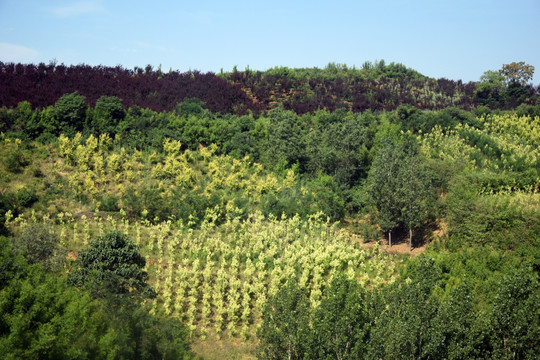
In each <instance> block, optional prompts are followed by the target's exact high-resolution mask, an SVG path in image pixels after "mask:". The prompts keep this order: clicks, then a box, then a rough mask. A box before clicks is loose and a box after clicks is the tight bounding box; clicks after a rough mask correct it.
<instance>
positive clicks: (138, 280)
mask: <svg viewBox="0 0 540 360" xmlns="http://www.w3.org/2000/svg"><path fill="white" fill-rule="evenodd" d="M2 66H3V67H2V69H3V70H2V73H1V74H2V76H4V78H3V79H2V81H0V84H1V85H2V86H4V87H6V86H7V87H6V89H11V87H13V86H14V84H15V82H14V81H15V80H14V79H23V78H24V79H26V80H25V81H28V83H27V85H24V84H25V83H24V82H20V84H21V90H20V93H17V92H16V91H15V90H8V91H7V92H0V94H2V96H3V97H2V99H3V100H2V101H4V104H5V105H7V106H5V107H3V108H1V109H0V130H1V131H2V133H1V138H0V159H1V160H0V268H1V269H2V271H1V272H0V309H1V311H0V348H1V349H3V353H4V354H6V357H7V358H12V359H18V358H40V359H41V358H55V359H57V358H69V359H71V358H73V359H75V358H76V359H81V358H89V359H90V358H104V357H106V358H111V359H116V358H118V359H124V358H141V359H147V358H171V359H177V358H196V357H200V358H209V359H217V358H246V359H247V358H255V357H257V358H261V359H282V358H291V359H292V358H295V359H300V358H302V359H327V358H328V359H330V358H339V359H358V358H366V359H380V358H413V357H414V358H422V359H428V358H430V359H433V358H435V359H464V358H482V359H485V358H492V359H509V358H513V359H534V358H536V356H537V354H538V353H540V341H539V340H538V339H540V310H539V308H538V306H537V304H538V302H539V301H540V283H539V277H538V276H539V271H540V194H539V193H540V153H539V150H538V149H539V147H540V117H539V116H540V107H539V106H538V105H535V101H536V99H537V94H535V90H534V89H533V88H532V87H531V86H529V85H525V84H524V83H522V82H521V80H522V79H521V80H520V79H517V80H516V79H514V80H512V79H510V78H508V81H507V82H505V81H504V78H503V81H502V83H497V82H496V81H498V80H497V79H499V80H500V78H497V77H496V76H495V75H496V74H491V75H493V76H492V77H491V78H489V79H488V80H486V79H484V80H485V81H481V82H479V83H477V84H471V85H462V84H457V83H452V82H449V83H446V85H444V86H447V87H449V88H446V90H445V91H446V92H443V91H442V87H443V84H444V82H443V81H442V80H438V81H437V80H433V79H428V78H426V77H424V76H422V75H421V74H419V73H417V72H416V71H414V70H411V69H408V68H406V67H404V66H402V65H399V64H389V65H386V64H384V62H377V63H375V64H371V63H366V64H364V66H363V67H362V69H355V68H352V69H351V68H347V67H346V66H341V65H335V64H330V65H329V66H328V67H327V68H325V69H287V68H275V69H270V70H268V71H266V72H256V71H251V70H249V69H248V70H246V71H244V72H238V71H236V70H234V71H233V72H231V73H222V74H219V75H213V74H206V75H204V76H203V75H202V74H199V73H193V74H189V76H184V75H182V74H180V73H176V72H169V73H163V72H161V70H158V71H154V70H152V69H151V68H147V69H146V70H142V69H139V70H137V69H136V70H135V71H134V72H131V71H127V70H124V69H121V68H117V69H115V70H114V69H108V68H103V67H100V68H90V67H83V66H79V67H72V68H66V67H62V66H61V65H54V64H53V65H50V66H49V67H47V66H45V65H41V64H40V65H38V66H33V67H32V66H30V65H24V66H23V65H20V66H19V65H13V66H12V67H10V66H11V65H9V64H2ZM21 66H22V67H21ZM6 69H7V70H6ZM9 69H11V70H9ZM77 69H78V70H77ZM83 69H84V70H85V71H86V72H83V71H82V70H83ZM503 69H507V68H506V67H503ZM75 70H77V71H75ZM98 70H99V71H98ZM96 73H99V74H100V75H99V76H98V77H97V78H93V77H91V76H90V75H91V74H96ZM32 74H33V75H32ZM74 74H78V75H77V76H80V77H81V79H88V82H87V85H85V86H87V87H85V86H82V85H81V86H80V87H78V85H77V82H72V84H73V85H72V86H73V87H72V88H70V87H69V86H68V87H66V86H67V85H65V83H64V81H67V80H66V79H68V78H69V79H73V78H74V76H75V75H74ZM498 74H500V75H501V76H503V74H507V73H505V72H500V73H498ZM8 75H9V76H8ZM31 75H32V76H34V78H32V76H31ZM488 75H490V74H489V73H488V74H487V75H486V76H488ZM10 76H11V77H10ZM40 76H41V77H40ZM38 78H39V79H38ZM104 78H107V79H109V80H107V81H105V82H104V83H103V86H104V87H101V88H99V87H96V85H92V84H93V83H92V81H94V80H92V79H104ZM154 78H155V79H154ZM203 78H204V79H205V80H202V79H203ZM6 79H11V80H9V81H12V82H9V81H8V80H6ZM36 79H38V80H36ZM128 79H131V80H128ZM174 79H176V80H174ZM208 79H213V80H212V82H215V84H216V85H215V86H216V87H215V88H212V89H215V93H213V92H205V90H201V92H200V93H198V92H197V91H198V90H195V89H196V88H197V87H198V86H199V85H200V84H207V82H206V81H210V80H208ZM143 80H144V81H147V85H146V86H147V87H146V88H145V85H143V83H139V82H142V81H143ZM95 81H98V80H95ZM108 81H110V83H109V82H108ZM125 81H126V82H129V81H133V83H132V84H131V85H130V86H133V87H132V88H131V89H132V90H131V91H135V92H137V93H138V92H141V91H143V89H147V90H148V91H149V92H153V91H156V92H155V93H154V95H152V96H153V99H154V100H155V101H156V102H155V103H154V105H150V103H148V102H144V101H147V100H148V99H150V97H148V96H142V97H141V96H140V95H136V94H135V93H130V92H125V93H123V94H124V96H125V97H119V94H120V93H115V92H109V91H105V90H104V89H107V87H108V86H112V85H108V84H112V83H116V84H117V86H118V88H117V90H120V89H124V86H127V85H125V84H127V83H126V82H125ZM183 81H187V82H189V83H190V84H192V85H185V84H184V83H183ZM490 81H491V82H490ZM160 82H161V83H160ZM29 84H31V87H33V90H31V89H30V88H29V86H30V85H29ZM37 84H40V85H39V87H38V86H37ZM155 84H160V85H159V86H162V90H160V91H157V90H154V88H153V86H156V85H155ZM173 84H174V86H177V87H178V89H181V91H183V92H185V93H182V92H178V93H177V94H176V95H175V96H180V97H167V96H169V95H167V94H168V93H167V91H171V93H169V94H172V93H174V91H173V90H167V89H168V86H173ZM198 84H199V85H198ZM396 84H399V86H398V85H396ZM490 84H491V85H493V86H492V87H489V86H491V85H490ZM494 84H499V86H500V87H499V88H496V87H495V85H494ZM488 85H489V86H488ZM190 86H193V88H191V87H190ZM437 86H439V87H437ZM468 86H470V87H472V90H471V89H469V88H468ZM41 87H43V88H45V89H49V90H50V92H49V93H48V94H49V95H47V96H56V98H55V99H52V98H51V99H45V98H41V99H42V100H38V99H39V96H41V95H39V94H40V91H41V90H40V88H41ZM450 87H452V89H453V90H450ZM63 88H65V89H69V90H68V91H65V92H62V94H60V93H58V92H61V90H62V89H63ZM420 88H421V89H423V90H418V89H420ZM54 89H57V90H54ZM126 89H127V87H126ZM201 89H202V88H201ZM206 89H208V88H206ZM228 89H236V90H234V91H238V92H237V94H240V95H238V97H235V96H232V97H230V98H228V99H234V101H232V102H228V101H229V100H224V99H227V96H229V95H227V94H228V93H227V91H229V90H228ZM370 89H371V90H370ZM516 89H521V90H520V91H521V92H519V91H518V90H516ZM100 91H101V93H99V92H100ZM179 91H180V90H179ZM212 91H214V90H212ZM525 91H528V92H527V93H526V92H525ZM55 92H56V93H55ZM370 92H371V93H370ZM98 93H99V95H98ZM25 94H27V97H26V98H24V96H25ZM54 94H56V95H54ZM104 94H107V95H104ZM113 94H114V95H113ZM370 94H371V95H370ZM434 94H439V95H436V96H435V95H434ZM512 94H513V95H512ZM516 94H521V95H519V96H521V97H516V96H517V95H516ZM208 97H212V98H213V100H211V99H209V98H208ZM10 101H11V102H10ZM13 101H16V103H13ZM40 101H43V102H40ZM139 101H142V102H139ZM325 102H326V103H325ZM321 104H325V105H321ZM396 244H399V245H403V244H407V247H408V248H409V249H410V250H412V249H413V248H418V247H422V248H423V249H424V250H423V252H422V253H421V254H420V255H419V256H415V257H411V256H409V255H408V254H401V255H396V254H394V253H393V252H392V251H391V249H392V248H391V247H392V246H395V245H396Z"/></svg>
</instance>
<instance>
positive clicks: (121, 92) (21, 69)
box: [0, 60, 539, 114]
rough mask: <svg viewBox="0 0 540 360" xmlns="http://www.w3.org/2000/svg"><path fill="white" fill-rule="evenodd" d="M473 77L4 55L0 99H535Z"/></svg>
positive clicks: (397, 67)
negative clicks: (192, 67)
mask: <svg viewBox="0 0 540 360" xmlns="http://www.w3.org/2000/svg"><path fill="white" fill-rule="evenodd" d="M477 85H478V84H477V83H474V82H469V83H463V82H462V81H460V80H459V81H453V80H448V79H445V78H441V79H438V80H436V79H432V78H428V77H425V76H423V75H422V74H420V73H418V72H417V71H415V70H412V69H409V68H407V67H405V66H404V65H402V64H395V63H390V64H385V62H384V61H382V60H381V61H376V62H375V63H371V62H366V63H364V64H363V66H362V68H361V69H356V68H348V67H347V66H346V65H340V64H333V63H330V64H328V66H326V67H325V68H324V69H317V68H310V69H290V68H287V67H276V68H273V69H270V70H267V71H264V72H262V71H253V70H250V69H245V70H244V71H238V70H237V69H236V68H234V69H233V71H232V72H230V73H223V72H221V73H220V74H214V73H211V72H208V73H202V72H199V71H187V72H179V71H172V70H170V71H168V72H163V71H162V70H161V68H160V67H158V68H157V69H154V68H153V67H152V66H150V65H148V66H146V67H145V68H144V69H143V68H139V67H136V68H135V69H133V70H130V69H126V68H123V67H122V66H116V67H105V66H89V65H84V64H80V65H71V66H66V65H64V64H57V63H54V62H51V63H49V64H44V63H40V64H38V65H34V64H14V63H3V62H0V106H6V107H8V108H12V107H15V106H17V104H18V103H19V102H21V101H28V102H30V103H31V104H32V106H33V107H37V108H43V107H47V106H49V105H53V104H54V103H55V102H56V100H58V98H59V97H60V96H62V95H63V94H66V93H71V92H74V91H78V92H79V93H80V94H81V95H84V96H85V97H86V100H87V102H88V104H89V105H90V106H94V105H95V103H96V101H97V100H98V98H99V97H100V96H102V95H107V96H117V97H119V98H121V99H123V100H124V105H125V106H126V107H131V106H134V105H137V106H140V107H142V108H149V109H152V110H154V111H171V110H173V109H174V107H175V106H176V105H177V104H178V103H180V102H182V101H183V100H184V99H185V98H194V97H196V98H199V99H201V100H203V101H204V102H205V103H206V105H207V107H208V109H209V110H211V111H213V112H219V113H234V114H245V113H247V111H248V110H250V111H252V112H253V113H255V114H258V113H260V112H266V111H268V110H270V109H271V108H273V107H275V105H276V104H283V106H284V108H285V109H286V110H293V111H294V112H296V113H297V114H304V113H308V112H314V111H316V110H318V109H326V110H329V111H334V110H336V109H340V108H346V109H347V110H351V111H353V112H362V111H365V110H367V109H371V110H394V109H396V108H397V107H398V106H400V105H403V104H407V105H413V106H415V107H418V108H420V109H424V110H439V109H443V108H446V107H448V106H455V107H459V108H462V109H466V110H470V109H473V108H475V107H476V106H478V105H487V106H489V107H491V108H505V109H506V108H513V107H516V106H517V105H519V104H520V103H528V104H534V103H535V95H537V94H538V93H539V89H538V88H534V87H533V86H532V85H523V86H521V85H520V86H519V88H517V89H509V90H511V91H507V93H505V94H499V93H493V92H492V91H488V92H485V91H479V90H478V86H477Z"/></svg>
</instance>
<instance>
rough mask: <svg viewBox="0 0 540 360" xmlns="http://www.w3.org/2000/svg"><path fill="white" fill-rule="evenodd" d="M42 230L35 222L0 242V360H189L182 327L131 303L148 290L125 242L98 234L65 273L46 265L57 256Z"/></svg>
mask: <svg viewBox="0 0 540 360" xmlns="http://www.w3.org/2000/svg"><path fill="white" fill-rule="evenodd" d="M46 230H47V228H46V227H42V228H40V229H38V225H35V226H33V227H31V228H30V229H28V230H27V231H26V232H25V234H24V235H23V237H22V238H13V240H10V239H8V238H5V237H0V269H1V272H0V349H2V357H3V358H4V359H103V358H107V359H179V358H184V359H185V358H192V354H191V352H190V349H189V344H188V343H187V341H186V337H187V332H186V330H185V329H184V327H183V326H182V324H181V323H179V322H178V321H176V320H172V319H169V318H164V317H159V316H153V315H150V313H149V312H148V310H147V309H145V308H144V307H143V306H142V305H141V304H140V302H138V301H136V299H137V298H144V297H146V296H148V294H149V291H148V290H150V289H149V288H148V285H147V284H146V283H145V281H144V278H145V276H144V275H145V273H144V271H143V270H142V267H143V266H144V265H145V261H144V258H143V257H141V255H140V254H139V252H138V250H137V248H136V247H134V246H133V244H132V243H131V242H130V241H129V239H127V238H126V237H125V236H124V235H122V234H120V233H109V234H106V235H105V236H104V237H103V238H100V239H98V240H96V241H95V242H93V243H92V244H90V246H89V248H88V249H85V250H83V251H81V252H80V253H79V257H78V259H77V261H76V262H75V268H74V269H73V270H71V272H69V276H66V274H65V273H64V271H63V270H62V268H63V267H62V266H60V267H51V266H46V265H49V264H51V262H56V263H58V262H62V261H63V259H64V258H60V259H58V258H55V253H56V252H57V251H58V250H59V249H58V243H57V239H55V238H54V237H50V235H48V234H49V233H46V232H45V231H46ZM47 237H48V238H47ZM12 243H13V244H14V246H13V245H12ZM17 248H20V249H22V250H20V251H17V250H16V249H17ZM55 259H56V260H55ZM72 284H75V285H77V286H73V285H72Z"/></svg>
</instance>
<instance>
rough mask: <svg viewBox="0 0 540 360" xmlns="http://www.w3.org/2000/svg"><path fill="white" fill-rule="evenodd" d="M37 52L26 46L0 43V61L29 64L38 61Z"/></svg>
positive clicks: (38, 54)
mask: <svg viewBox="0 0 540 360" xmlns="http://www.w3.org/2000/svg"><path fill="white" fill-rule="evenodd" d="M39 56H40V53H39V51H37V50H34V49H30V48H27V47H26V46H21V45H15V44H9V43H4V42H0V61H3V62H15V63H16V62H20V63H31V62H35V61H36V60H38V58H39Z"/></svg>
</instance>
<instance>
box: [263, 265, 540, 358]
mask: <svg viewBox="0 0 540 360" xmlns="http://www.w3.org/2000/svg"><path fill="white" fill-rule="evenodd" d="M469 260H472V258H469ZM449 265H450V263H448V262H446V264H445V265H444V267H441V266H440V265H439V263H437V262H435V261H434V259H432V258H429V257H422V258H420V259H419V260H418V261H416V262H412V263H411V264H410V266H409V270H408V271H407V272H406V274H404V276H403V278H402V280H401V281H398V282H396V283H394V284H392V285H387V286H384V287H382V288H381V289H373V290H369V291H365V290H363V289H361V288H360V287H359V285H358V283H357V281H356V280H349V279H347V278H346V277H344V276H340V277H337V278H335V279H334V281H333V282H331V283H330V285H329V286H328V287H327V288H326V289H325V290H324V294H323V298H322V300H321V304H320V306H319V307H317V308H314V309H311V308H310V307H309V301H308V296H307V292H306V290H305V289H303V288H301V287H299V286H298V285H297V283H296V281H295V280H294V279H290V280H289V282H288V283H287V285H286V286H284V287H283V288H282V289H280V291H279V292H278V293H277V294H276V295H275V296H274V297H272V298H270V299H269V302H268V304H267V306H266V308H265V310H264V313H263V325H262V326H261V328H260V330H259V332H258V336H259V338H260V345H259V358H260V359H283V358H287V359H411V358H414V359H535V358H536V357H537V354H538V351H540V340H539V337H538V335H539V334H540V312H539V310H538V307H537V305H536V304H537V302H538V301H539V300H540V283H539V281H538V275H537V273H534V272H531V269H530V268H528V267H527V266H525V267H518V268H514V270H511V271H509V272H508V273H507V274H506V275H503V276H502V277H501V278H500V279H499V280H498V281H497V282H496V283H495V286H494V289H493V290H491V295H490V298H489V300H487V305H486V304H484V305H483V304H482V303H481V302H480V301H479V300H478V297H479V296H482V295H483V294H479V292H478V290H477V289H475V286H478V284H474V283H473V282H471V281H470V280H468V279H467V278H465V279H462V280H461V281H459V282H458V283H457V284H456V283H454V284H453V283H452V281H454V280H452V281H450V279H449V276H450V273H451V272H452V271H451V269H450V268H448V266H449ZM450 266H451V265H450ZM484 266H486V264H483V265H481V266H480V268H484ZM484 269H485V268H484ZM468 272H469V274H472V270H468ZM476 281H480V282H481V283H482V282H483V280H479V279H478V278H476ZM490 281H492V280H488V281H486V282H485V283H483V285H480V286H485V285H487V283H489V282H490ZM484 296H485V295H484Z"/></svg>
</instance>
